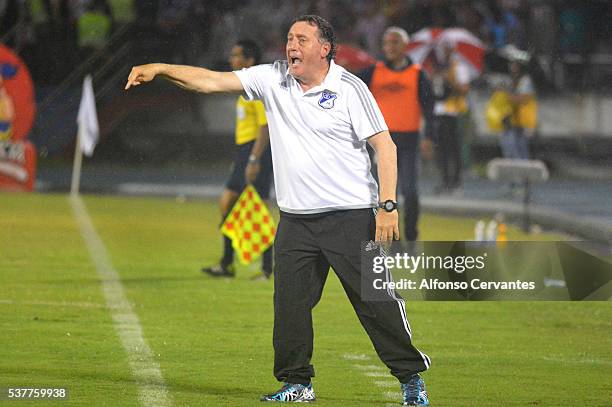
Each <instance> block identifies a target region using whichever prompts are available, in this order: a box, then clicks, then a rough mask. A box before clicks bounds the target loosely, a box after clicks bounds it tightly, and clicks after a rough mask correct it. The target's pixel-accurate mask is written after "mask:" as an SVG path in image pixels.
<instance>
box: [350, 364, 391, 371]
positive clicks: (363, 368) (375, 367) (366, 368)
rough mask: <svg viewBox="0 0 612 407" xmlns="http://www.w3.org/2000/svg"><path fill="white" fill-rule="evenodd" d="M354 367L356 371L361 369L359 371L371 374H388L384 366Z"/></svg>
mask: <svg viewBox="0 0 612 407" xmlns="http://www.w3.org/2000/svg"><path fill="white" fill-rule="evenodd" d="M353 367H354V368H355V369H359V370H368V371H371V372H375V371H379V372H386V371H387V369H385V368H384V367H382V366H377V365H353Z"/></svg>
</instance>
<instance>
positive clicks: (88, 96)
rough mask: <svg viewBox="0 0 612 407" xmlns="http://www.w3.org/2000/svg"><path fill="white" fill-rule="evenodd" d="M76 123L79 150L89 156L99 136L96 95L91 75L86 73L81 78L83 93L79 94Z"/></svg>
mask: <svg viewBox="0 0 612 407" xmlns="http://www.w3.org/2000/svg"><path fill="white" fill-rule="evenodd" d="M77 124H78V129H79V132H78V137H79V139H80V142H81V151H83V154H85V155H86V156H88V157H91V156H92V155H93V151H94V148H95V147H96V144H97V143H98V138H99V136H100V127H99V125H98V113H97V111H96V97H95V96H94V90H93V83H92V80H91V75H87V76H86V77H85V79H84V80H83V94H82V96H81V104H80V105H79V115H78V117H77Z"/></svg>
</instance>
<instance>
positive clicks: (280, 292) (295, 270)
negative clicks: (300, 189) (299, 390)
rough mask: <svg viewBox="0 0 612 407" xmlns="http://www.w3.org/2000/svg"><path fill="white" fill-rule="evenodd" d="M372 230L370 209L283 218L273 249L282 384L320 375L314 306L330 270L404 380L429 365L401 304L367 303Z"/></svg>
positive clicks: (384, 357)
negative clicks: (364, 262)
mask: <svg viewBox="0 0 612 407" xmlns="http://www.w3.org/2000/svg"><path fill="white" fill-rule="evenodd" d="M374 230H375V220H374V213H373V210H372V209H356V210H346V211H337V212H331V213H328V214H325V215H322V216H317V217H311V218H300V217H293V216H291V215H285V214H281V220H280V223H279V225H278V232H277V235H276V242H275V245H274V255H275V262H274V274H275V277H274V340H273V342H274V375H275V376H276V378H277V379H278V380H279V381H283V382H289V383H301V384H307V383H309V382H310V378H311V377H313V376H314V368H313V366H312V365H311V364H310V359H311V357H312V350H313V329H312V309H313V308H314V306H315V305H316V304H317V303H318V301H319V299H320V298H321V293H322V291H323V286H324V284H325V280H326V278H327V273H328V271H329V267H330V266H331V267H332V268H333V269H334V271H335V272H336V274H337V275H338V278H339V279H340V281H341V283H342V286H343V287H344V291H345V292H346V294H347V296H348V298H349V300H350V301H351V304H352V305H353V308H354V309H355V312H356V313H357V316H358V317H359V321H361V324H362V325H363V327H364V328H365V330H366V332H367V333H368V335H369V337H370V339H371V340H372V343H373V344H374V348H375V349H376V352H377V353H378V356H379V357H380V358H381V360H382V361H383V362H384V363H385V364H386V365H387V366H388V367H389V369H390V371H391V374H393V375H394V376H395V377H397V378H398V379H399V381H400V382H402V383H405V382H407V380H408V378H409V377H410V376H411V375H412V374H414V373H417V372H420V371H424V370H426V369H427V368H428V367H429V364H430V360H429V358H428V357H427V356H426V355H424V354H423V353H421V352H420V351H418V350H417V349H416V348H415V347H414V346H413V345H412V342H411V333H410V325H409V324H408V321H407V319H406V311H405V309H404V302H403V300H401V298H400V297H399V296H398V297H397V299H393V298H392V297H389V300H388V301H363V300H362V299H361V280H362V276H361V267H360V261H361V255H360V249H361V242H362V241H367V240H371V239H373V237H374ZM368 278H369V277H368ZM372 278H374V277H373V275H372ZM338 352H341V350H340V349H339V350H338Z"/></svg>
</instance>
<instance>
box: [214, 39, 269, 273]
mask: <svg viewBox="0 0 612 407" xmlns="http://www.w3.org/2000/svg"><path fill="white" fill-rule="evenodd" d="M260 58H261V51H260V49H259V47H258V46H257V44H255V43H254V42H253V41H250V40H240V41H238V42H237V43H236V45H235V46H234V47H233V48H232V53H231V55H230V58H229V63H230V65H231V67H232V69H233V70H235V71H237V70H240V69H243V68H248V67H250V66H253V65H257V64H258V63H259V62H260ZM268 140H269V135H268V121H267V120H266V112H265V109H264V106H263V103H262V102H261V100H253V101H247V100H246V99H245V98H244V97H243V96H240V97H239V98H238V101H237V102H236V147H237V148H236V157H235V159H234V163H233V166H232V174H231V175H230V178H229V180H228V181H227V183H226V184H225V189H224V190H223V193H222V194H221V198H220V200H219V207H220V209H221V221H222V222H223V221H224V220H225V217H226V216H227V214H228V213H229V212H230V211H231V210H232V207H233V206H234V204H235V203H236V201H237V200H238V198H239V196H240V193H241V192H242V190H243V189H244V187H245V186H246V184H247V183H252V184H253V186H254V187H255V189H256V190H257V193H259V195H260V196H261V197H262V199H264V200H265V199H268V198H269V196H270V186H271V184H272V155H271V153H270V144H269V142H268ZM233 263H234V248H233V247H232V241H231V239H230V238H228V237H227V236H225V235H224V236H223V256H222V257H221V260H220V262H219V264H217V265H214V266H211V267H204V268H202V272H203V273H206V274H209V275H211V276H215V277H234V275H235V272H234V265H233ZM271 275H272V248H269V249H268V250H266V251H265V252H264V254H263V262H262V274H261V275H260V276H258V277H263V278H264V279H267V278H270V276H271Z"/></svg>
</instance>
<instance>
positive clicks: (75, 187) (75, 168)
mask: <svg viewBox="0 0 612 407" xmlns="http://www.w3.org/2000/svg"><path fill="white" fill-rule="evenodd" d="M82 165H83V150H82V149H81V126H79V130H78V131H77V137H76V148H75V149H74V161H73V163H72V182H71V183H70V195H71V196H77V195H79V187H80V184H81V167H82Z"/></svg>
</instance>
